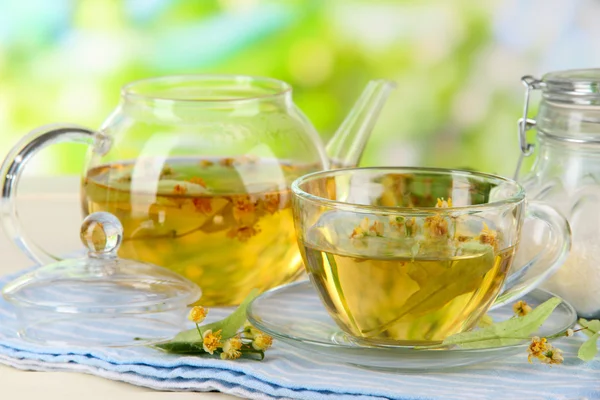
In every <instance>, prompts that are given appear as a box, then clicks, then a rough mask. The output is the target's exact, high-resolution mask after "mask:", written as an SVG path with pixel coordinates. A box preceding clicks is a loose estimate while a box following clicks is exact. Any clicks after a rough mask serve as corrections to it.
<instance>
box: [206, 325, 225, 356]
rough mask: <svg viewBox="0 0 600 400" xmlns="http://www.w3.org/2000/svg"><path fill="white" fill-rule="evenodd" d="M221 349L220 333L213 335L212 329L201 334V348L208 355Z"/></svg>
mask: <svg viewBox="0 0 600 400" xmlns="http://www.w3.org/2000/svg"><path fill="white" fill-rule="evenodd" d="M219 347H221V331H220V330H219V331H217V332H215V333H213V331H212V329H207V330H205V331H204V333H202V348H203V349H204V351H205V352H207V353H208V354H213V353H214V352H215V350H217V349H218V348H219Z"/></svg>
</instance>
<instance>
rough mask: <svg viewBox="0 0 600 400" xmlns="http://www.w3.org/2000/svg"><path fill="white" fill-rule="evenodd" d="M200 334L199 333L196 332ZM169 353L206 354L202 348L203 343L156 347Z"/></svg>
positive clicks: (162, 344) (181, 343) (172, 343)
mask: <svg viewBox="0 0 600 400" xmlns="http://www.w3.org/2000/svg"><path fill="white" fill-rule="evenodd" d="M196 334H198V332H196ZM154 347H158V348H159V349H162V350H164V351H166V352H168V353H175V354H189V355H193V354H203V353H206V352H205V351H204V348H203V347H202V342H167V343H160V344H157V345H155V346H154Z"/></svg>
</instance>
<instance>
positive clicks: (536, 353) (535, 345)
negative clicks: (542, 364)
mask: <svg viewBox="0 0 600 400" xmlns="http://www.w3.org/2000/svg"><path fill="white" fill-rule="evenodd" d="M549 348H550V344H548V343H547V340H546V338H541V339H540V338H539V337H538V336H534V337H532V338H531V343H530V344H529V347H528V348H527V352H528V353H529V355H528V356H527V360H528V361H529V362H532V361H531V359H532V358H533V357H535V358H537V359H542V358H543V357H544V353H546V352H547V351H548V350H549Z"/></svg>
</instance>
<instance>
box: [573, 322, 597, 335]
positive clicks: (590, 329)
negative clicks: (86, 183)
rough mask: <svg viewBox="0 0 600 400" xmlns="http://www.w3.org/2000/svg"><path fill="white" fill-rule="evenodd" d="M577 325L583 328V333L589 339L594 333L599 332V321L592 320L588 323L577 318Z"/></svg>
mask: <svg viewBox="0 0 600 400" xmlns="http://www.w3.org/2000/svg"><path fill="white" fill-rule="evenodd" d="M577 323H578V324H579V325H581V326H583V327H585V329H584V330H583V333H585V334H586V335H587V336H588V337H591V336H593V335H594V334H595V333H598V332H600V321H599V320H597V319H592V320H590V321H588V320H587V319H584V318H579V320H578V321H577Z"/></svg>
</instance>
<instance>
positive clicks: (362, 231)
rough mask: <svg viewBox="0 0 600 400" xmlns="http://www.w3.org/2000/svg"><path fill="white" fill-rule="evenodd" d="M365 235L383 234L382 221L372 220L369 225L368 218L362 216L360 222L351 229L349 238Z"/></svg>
mask: <svg viewBox="0 0 600 400" xmlns="http://www.w3.org/2000/svg"><path fill="white" fill-rule="evenodd" d="M365 236H383V222H381V221H373V223H372V224H370V225H369V218H367V217H365V218H363V219H362V221H360V224H359V225H358V226H357V227H355V228H354V229H353V230H352V233H351V234H350V238H351V239H356V238H361V237H365Z"/></svg>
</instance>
